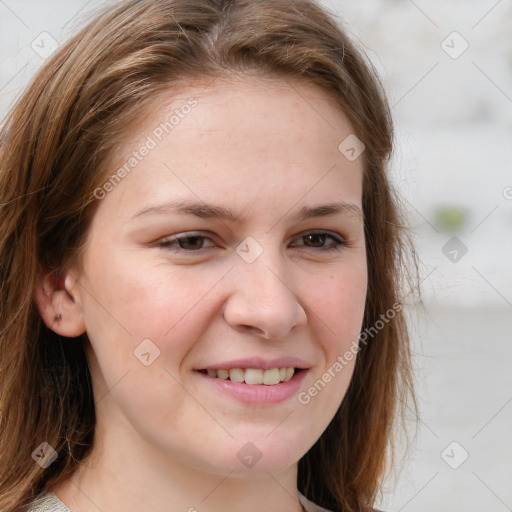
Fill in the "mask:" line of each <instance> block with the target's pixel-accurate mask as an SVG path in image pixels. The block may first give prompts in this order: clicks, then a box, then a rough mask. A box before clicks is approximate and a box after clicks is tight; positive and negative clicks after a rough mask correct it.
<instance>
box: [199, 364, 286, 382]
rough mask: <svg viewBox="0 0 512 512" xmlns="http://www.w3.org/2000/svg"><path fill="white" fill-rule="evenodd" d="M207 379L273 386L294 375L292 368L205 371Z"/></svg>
mask: <svg viewBox="0 0 512 512" xmlns="http://www.w3.org/2000/svg"><path fill="white" fill-rule="evenodd" d="M207 373H208V376H209V377H218V378H219V379H228V378H229V379H230V380H232V381H233V382H245V383H246V384H266V385H267V386H273V385H275V384H279V383H280V382H288V381H289V380H290V379H291V378H292V377H293V375H294V373H295V369H294V368H272V369H270V370H260V369H257V368H247V369H243V368H232V369H231V370H207Z"/></svg>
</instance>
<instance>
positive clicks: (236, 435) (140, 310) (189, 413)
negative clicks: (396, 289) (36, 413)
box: [73, 80, 367, 474]
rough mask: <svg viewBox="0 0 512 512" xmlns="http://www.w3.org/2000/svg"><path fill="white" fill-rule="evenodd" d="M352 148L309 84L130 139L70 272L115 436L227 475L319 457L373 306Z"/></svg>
mask: <svg viewBox="0 0 512 512" xmlns="http://www.w3.org/2000/svg"><path fill="white" fill-rule="evenodd" d="M191 98H194V99H193V100H192V99H191ZM187 101H188V105H189V107H190V108H188V107H184V105H186V104H187ZM173 114H174V116H175V117H174V118H172V116H173ZM171 118H172V119H171ZM170 119H171V124H172V127H171V125H169V124H168V125H163V124H162V123H165V122H168V123H169V120H170ZM351 133H352V128H351V125H350V123H349V122H348V120H347V119H346V117H345V116H344V115H343V114H342V113H341V112H340V111H339V110H338V109H337V108H336V106H335V105H334V103H333V102H332V100H331V99H330V98H329V97H328V96H326V95H325V94H324V93H323V92H322V91H321V90H319V89H317V88H315V87H314V86H311V85H304V84H299V83H296V84H293V87H291V86H290V84H289V83H287V82H285V81H282V82H281V81H276V82H275V83H273V84H271V85H269V84H268V83H267V84H265V85H263V84H262V83H258V82H256V81H250V80H247V81H241V80H240V81H236V82H230V83H226V82H217V83H216V84H214V85H210V86H209V87H208V88H206V89H202V88H197V89H192V88H191V89H188V90H184V92H182V93H181V94H179V95H177V94H173V95H169V96H168V97H167V98H164V101H159V102H158V104H157V105H156V104H155V105H154V108H153V109H152V110H151V112H149V113H148V115H147V116H146V117H145V118H144V119H143V120H141V121H140V123H139V124H138V125H137V126H136V127H132V128H131V129H129V130H128V132H127V134H126V137H125V138H124V140H123V141H122V143H121V144H120V145H119V147H118V148H117V150H116V153H115V154H114V155H112V158H111V161H110V162H109V169H110V170H111V175H113V174H115V173H116V171H117V170H118V169H121V168H122V167H123V165H124V164H125V163H127V162H128V163H129V165H128V166H127V167H125V170H126V169H130V170H129V172H126V173H123V172H122V171H121V172H120V173H119V174H120V175H121V176H120V177H121V179H120V180H116V181H114V180H111V182H110V185H109V184H107V185H106V186H105V187H104V188H103V189H102V190H103V191H106V193H104V194H103V192H99V193H98V196H101V197H103V195H104V197H103V198H102V199H100V200H98V201H99V204H98V209H97V211H96V212H95V215H94V217H93V221H92V224H91V227H90V230H89V232H88V239H87V242H86V246H85V252H84V256H83V261H82V265H81V267H80V268H79V269H75V271H74V273H73V275H74V276H75V278H76V280H77V283H78V286H77V287H76V293H77V297H78V299H77V303H78V304H79V306H80V310H81V311H80V316H81V320H82V321H83V323H84V326H85V330H86V332H87V338H88V340H89V344H88V345H87V351H88V357H89V360H90V365H91V371H92V375H93V386H94V393H95V398H96V407H97V417H98V425H103V427H104V429H105V431H109V432H113V433H115V435H117V436H119V437H120V438H123V439H125V440H131V442H133V443H134V444H135V445H136V446H139V447H142V446H144V447H145V449H149V448H148V447H151V449H155V450H157V451H158V452H159V453H161V454H165V455H166V456H168V457H169V459H172V460H173V461H176V462H177V463H180V464H185V465H187V466H189V467H193V468H198V469H201V470H205V471H209V472H216V473H219V474H226V472H227V471H233V472H235V473H240V474H246V473H248V472H250V471H252V472H253V474H254V472H258V471H261V472H266V471H271V472H277V471H281V470H284V469H285V468H288V467H290V466H291V465H293V464H295V463H296V462H297V461H298V460H299V458H300V457H301V456H302V455H304V454H305V453H306V452H307V451H308V449H309V448H310V447H311V446H312V445H313V444H314V442H315V441H316V440H317V439H318V437H319V436H320V435H321V434H322V432H323V431H324V430H325V428H326V427H327V425H328V424H329V422H330V421H331V419H332V417H333V416H334V414H335V412H336V410H337V409H338V407H339V406H340V403H341V401H342V399H343V396H344V394H345V392H346V390H347V387H348V384H349V381H350V378H351V375H352V371H353V366H354V363H355V360H354V359H352V360H350V361H345V363H344V364H343V365H342V368H341V369H340V367H339V365H336V364H335V363H336V361H339V357H340V356H343V354H344V353H345V352H346V351H347V350H349V349H350V347H351V346H352V347H353V346H354V341H355V340H357V337H358V333H359V331H360V329H361V323H362V319H363V311H364V304H365V297H366V287H367V268H366V254H365V243H364V242H365V241H364V230H363V219H362V214H360V213H358V211H360V210H361V208H362V204H361V201H362V174H363V167H362V165H363V164H362V158H358V159H356V160H355V161H349V160H348V159H347V158H345V156H344V155H343V154H342V153H340V151H339V149H338V146H339V144H340V143H341V142H342V141H343V140H344V139H345V138H346V137H347V136H348V135H350V134H351ZM143 146H145V147H146V149H147V150H144V149H142V147H143ZM134 152H136V155H134ZM130 157H131V158H135V159H136V161H135V160H132V161H131V163H130V162H129V158H130ZM125 174H126V175H125ZM286 368H290V369H289V370H286ZM279 369H281V370H279ZM292 369H294V370H292ZM226 370H233V371H226ZM244 370H248V371H244ZM292 374H293V377H291V375H292ZM227 375H229V377H228V378H226V376H227ZM326 375H327V377H326ZM329 376H330V378H329ZM290 377H291V378H290ZM263 379H264V381H263ZM241 380H243V382H240V381H241ZM245 380H247V382H245ZM319 380H320V381H321V383H320V384H319ZM281 381H283V382H281ZM258 382H259V384H258ZM278 382H280V383H278ZM315 383H316V387H315ZM313 388H314V389H313ZM311 389H313V391H311ZM315 390H316V392H315ZM256 460H257V464H256V465H254V462H253V461H256Z"/></svg>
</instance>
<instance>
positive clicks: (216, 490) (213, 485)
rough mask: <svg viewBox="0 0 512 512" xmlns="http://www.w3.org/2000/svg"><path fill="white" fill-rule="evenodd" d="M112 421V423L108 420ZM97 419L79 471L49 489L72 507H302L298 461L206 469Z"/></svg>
mask: <svg viewBox="0 0 512 512" xmlns="http://www.w3.org/2000/svg"><path fill="white" fill-rule="evenodd" d="M110 424H111V423H110ZM111 430H112V429H110V432H109V430H107V429H104V428H102V426H101V423H98V424H97V425H96V430H95V439H94V443H93V448H92V450H91V452H90V454H89V455H88V456H87V458H86V459H85V460H84V461H83V463H81V465H80V466H79V467H78V469H77V471H75V473H73V475H71V477H69V478H68V479H67V480H65V481H63V482H62V483H60V484H59V485H57V486H55V487H53V488H52V489H50V490H51V491H52V492H54V493H55V494H56V495H57V497H58V498H59V499H60V500H61V501H63V502H64V503H65V504H66V505H67V506H68V508H70V510H72V512H89V511H90V510H97V509H99V510H108V511H109V512H140V510H159V511H162V512H163V511H169V512H171V511H172V512H174V511H176V510H180V511H186V512H225V511H226V510H233V506H234V504H236V509H237V510H244V512H261V510H266V511H279V512H302V511H303V510H304V509H303V507H302V505H301V504H300V502H299V498H298V492H297V464H294V465H293V466H291V467H289V468H287V469H286V470H284V471H282V472H280V473H276V474H271V473H270V472H268V471H260V472H251V473H250V474H240V473H237V472H236V471H226V472H224V473H215V472H208V471H204V470H200V469H197V468H194V467H192V466H190V465H187V464H186V463H183V462H180V461H176V460H175V459H174V458H172V459H171V458H170V457H169V456H168V455H166V454H164V453H162V451H161V450H158V449H156V448H154V447H151V446H150V445H149V444H148V443H147V442H146V441H145V440H143V439H141V438H140V437H135V436H127V435H123V434H124V432H125V431H124V430H122V429H119V430H116V431H115V432H112V431H111Z"/></svg>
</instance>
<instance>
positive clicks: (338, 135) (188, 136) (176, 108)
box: [109, 79, 362, 207]
mask: <svg viewBox="0 0 512 512" xmlns="http://www.w3.org/2000/svg"><path fill="white" fill-rule="evenodd" d="M352 131H353V129H352V126H351V124H350V122H349V121H348V119H347V117H346V116H345V115H344V114H343V112H342V111H341V109H340V108H339V107H338V106H337V105H336V103H335V101H334V99H333V98H331V97H330V96H329V95H328V94H327V93H325V92H324V91H323V90H322V89H320V88H318V87H317V86H315V85H312V84H307V83H303V82H294V81H290V80H284V79H283V80H273V81H267V80H265V81H263V80H261V79H243V80H233V81H217V82H214V83H210V84H207V85H205V84H202V85H199V86H198V85H195V86H194V87H188V88H183V90H181V91H179V92H176V91H173V92H172V93H169V95H161V96H160V97H158V98H157V99H155V101H154V103H153V104H152V105H151V107H150V108H149V109H148V110H147V111H146V113H145V115H144V116H141V117H140V119H139V120H138V121H137V122H136V123H134V124H132V125H131V126H130V127H129V128H127V130H126V132H125V134H124V137H123V139H122V140H121V141H120V144H119V145H118V146H117V148H116V150H115V152H114V154H113V158H112V159H111V162H110V164H109V171H110V172H114V173H115V172H116V170H117V169H120V168H121V167H122V166H123V164H126V162H127V161H128V159H129V158H130V157H131V158H135V157H134V154H135V153H137V152H138V153H142V151H141V150H142V149H143V148H144V147H150V149H149V150H147V149H146V150H145V151H144V156H143V157H141V156H140V154H139V156H138V157H137V158H139V160H138V161H137V162H136V165H135V166H134V167H133V170H131V171H130V172H129V173H127V174H129V175H128V176H126V177H125V178H123V180H122V183H120V185H118V186H116V187H115V188H116V190H114V193H110V194H109V196H112V198H113V197H114V196H115V195H117V196H118V198H119V199H121V198H122V197H124V200H125V201H128V202H129V203H130V204H131V205H133V206H135V205H137V206H138V205H139V204H140V202H141V201H142V200H146V201H147V200H150V199H151V200H152V201H153V200H155V201H157V200H159V199H162V200H163V199H165V198H166V197H169V195H174V196H176V195H177V196H179V198H180V199H182V198H185V197H186V198H190V197H192V196H196V197H195V199H198V198H199V199H202V198H205V199H206V197H208V196H215V197H214V198H215V199H218V198H219V195H222V196H223V199H225V200H227V201H230V202H231V203H233V202H240V204H241V205H243V202H244V199H247V198H249V197H251V196H257V197H259V199H260V200H261V201H262V204H263V201H264V199H265V197H268V196H274V197H275V196H276V195H277V196H280V197H281V199H282V202H283V206H284V204H285V203H286V204H287V205H288V206H289V207H291V206H292V205H293V202H297V200H299V199H300V197H301V196H305V195H309V197H310V198H312V199H313V198H314V197H315V195H321V196H322V198H324V197H323V196H325V195H326V193H327V195H329V196H331V197H330V198H329V199H332V200H350V201H352V202H354V201H356V202H357V201H358V200H360V195H361V186H362V185H361V182H362V158H359V159H357V160H355V161H350V160H349V159H347V158H346V157H345V156H344V155H343V154H342V153H341V152H340V149H339V145H340V143H341V142H342V141H343V140H345V139H346V138H347V137H348V136H350V135H351V134H352ZM339 192H340V193H341V195H340V193H339ZM341 196H343V197H341ZM109 199H110V197H109ZM215 202H216V203H218V200H217V201H215Z"/></svg>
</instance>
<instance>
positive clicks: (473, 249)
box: [0, 0, 512, 512]
mask: <svg viewBox="0 0 512 512" xmlns="http://www.w3.org/2000/svg"><path fill="white" fill-rule="evenodd" d="M322 3H323V4H324V5H325V6H326V7H327V8H329V10H331V12H333V13H335V15H336V16H337V17H338V19H339V20H340V21H341V22H342V23H343V25H344V26H345V28H346V29H347V30H348V32H349V33H350V34H351V35H352V37H353V38H354V39H355V40H356V42H357V44H358V45H359V46H360V47H361V48H362V49H363V50H364V51H365V52H366V54H367V55H368V57H369V58H370V59H371V61H372V63H373V64H374V66H375V67H376V69H377V70H378V72H379V74H380V77H381V79H382V81H383V83H384V86H385V88H386V90H387V92H388V96H389V101H390V104H391V106H392V112H393V116H394V119H395V129H396V146H395V152H394V156H393V161H392V165H391V169H390V172H391V175H392V178H393V180H394V182H395V184H396V187H397V189H398V192H399V194H400V197H401V199H402V202H403V206H404V208H405V210H406V212H407V216H408V223H409V225H410V229H411V234H412V235H413V237H414V240H415V244H416V249H417V252H418V258H419V260H420V264H421V266H420V272H421V279H422V284H421V291H422V295H423V300H424V303H423V305H422V306H418V305H414V304H411V305H410V306H409V307H408V310H409V313H410V317H411V328H412V331H413V336H412V338H413V345H414V346H413V349H414V360H415V366H416V376H417V386H418V399H419V413H420V414H419V417H418V418H416V417H413V416H412V414H411V419H410V422H409V429H410V432H411V435H413V436H414V434H415V431H416V425H417V433H416V437H415V438H414V439H413V440H414V442H413V445H412V448H411V450H410V452H409V456H408V458H407V459H405V461H404V462H403V463H401V464H399V468H398V470H399V471H398V473H397V474H396V477H395V478H389V479H388V481H387V484H386V489H385V493H384V495H383V496H382V500H381V503H380V506H381V508H382V509H383V510H386V511H388V512H391V511H396V512H399V511H404V512H408V511H411V512H412V511H415V512H427V511H428V512H430V511H432V510H436V511H450V512H456V511H464V512H470V511H479V512H481V511H486V512H487V511H495V512H500V511H507V510H509V511H510V510H512V485H511V482H512V258H511V256H512V236H511V228H512V1H511V0H466V1H464V2H462V1H460V0H459V1H456V0H444V1H442V0H428V1H427V0H415V1H413V0H359V1H357V2H356V1H349V0H330V1H328V0H323V1H322ZM104 4H105V2H101V1H99V0H89V1H87V0H67V1H65V2H64V1H62V0H45V1H40V0H39V1H38V0H0V121H1V120H2V119H3V118H4V117H5V115H6V114H7V112H8V111H9V109H10V108H11V107H12V105H13V104H14V102H15V100H16V98H17V97H18V96H19V95H20V93H21V92H22V90H23V87H24V86H25V85H26V84H27V83H28V81H29V80H30V78H31V77H32V76H33V74H34V72H35V71H36V70H37V68H38V67H39V66H41V65H42V64H43V63H44V60H45V59H46V58H47V57H48V56H49V55H50V54H51V53H52V52H53V51H54V50H55V49H56V48H57V47H58V45H59V44H60V43H61V42H63V41H64V40H65V39H66V38H67V37H68V36H69V35H70V34H71V33H73V32H74V31H75V30H76V29H77V28H78V27H79V26H81V24H82V23H83V22H84V21H85V20H87V18H88V16H89V15H90V13H91V12H92V11H94V10H95V9H96V8H98V7H99V6H101V5H104Z"/></svg>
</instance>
